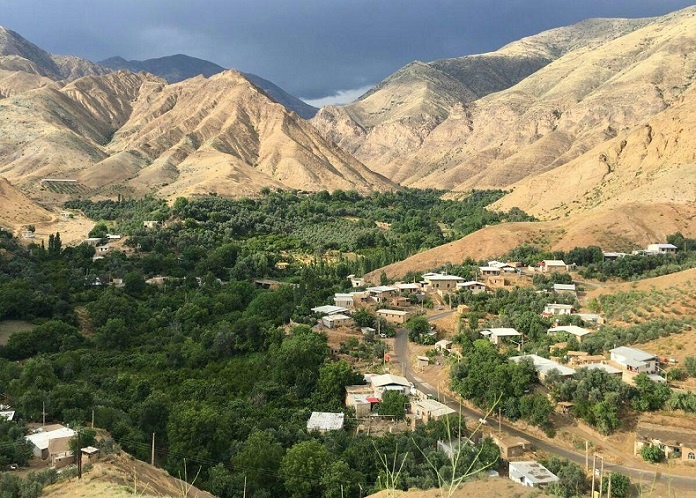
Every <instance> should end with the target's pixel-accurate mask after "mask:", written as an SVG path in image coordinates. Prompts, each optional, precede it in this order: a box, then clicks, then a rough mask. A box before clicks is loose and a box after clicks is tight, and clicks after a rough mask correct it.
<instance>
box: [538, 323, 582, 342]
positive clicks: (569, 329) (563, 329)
mask: <svg viewBox="0 0 696 498" xmlns="http://www.w3.org/2000/svg"><path fill="white" fill-rule="evenodd" d="M558 333H561V334H568V335H572V336H574V337H575V338H576V339H577V340H578V342H582V339H583V338H584V337H585V336H586V335H588V334H591V333H592V332H591V331H589V330H587V329H584V328H582V327H578V326H577V325H559V326H558V327H552V328H550V329H549V330H548V332H547V334H548V335H556V334H558Z"/></svg>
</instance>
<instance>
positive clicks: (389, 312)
mask: <svg viewBox="0 0 696 498" xmlns="http://www.w3.org/2000/svg"><path fill="white" fill-rule="evenodd" d="M377 313H381V314H383V315H397V316H404V315H407V314H408V311H401V310H389V309H386V308H383V309H381V310H377Z"/></svg>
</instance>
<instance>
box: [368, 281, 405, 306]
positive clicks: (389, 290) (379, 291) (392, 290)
mask: <svg viewBox="0 0 696 498" xmlns="http://www.w3.org/2000/svg"><path fill="white" fill-rule="evenodd" d="M367 292H368V293H369V294H370V297H371V298H372V300H373V301H374V302H376V303H379V302H381V301H382V299H386V298H388V297H391V296H393V295H395V294H396V293H397V292H398V289H397V288H396V287H391V286H389V285H378V286H377V287H368V288H367Z"/></svg>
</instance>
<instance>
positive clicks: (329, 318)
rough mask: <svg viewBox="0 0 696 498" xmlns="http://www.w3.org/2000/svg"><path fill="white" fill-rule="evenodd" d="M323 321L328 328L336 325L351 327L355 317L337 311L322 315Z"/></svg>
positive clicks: (333, 327)
mask: <svg viewBox="0 0 696 498" xmlns="http://www.w3.org/2000/svg"><path fill="white" fill-rule="evenodd" d="M321 323H322V324H323V325H324V327H326V328H327V329H335V328H336V327H350V326H351V325H353V319H352V318H351V317H349V316H348V315H344V314H343V313H336V314H334V315H326V316H323V317H321Z"/></svg>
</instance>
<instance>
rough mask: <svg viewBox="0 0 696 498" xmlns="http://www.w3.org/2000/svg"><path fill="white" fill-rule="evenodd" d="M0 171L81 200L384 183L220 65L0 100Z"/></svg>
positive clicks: (125, 75)
mask: <svg viewBox="0 0 696 498" xmlns="http://www.w3.org/2000/svg"><path fill="white" fill-rule="evenodd" d="M0 174H1V175H4V176H6V177H7V178H8V179H9V180H10V181H12V182H13V183H14V184H15V185H18V186H19V187H21V188H22V189H23V190H25V191H28V192H33V193H35V194H37V193H39V192H42V190H41V189H42V188H46V185H42V184H40V183H39V180H40V179H42V178H68V179H75V180H77V181H78V182H79V183H80V185H81V186H82V187H83V188H86V189H88V190H89V192H90V193H91V194H99V193H103V194H111V193H114V192H124V193H129V194H143V193H147V192H156V193H159V194H160V195H163V196H177V195H191V194H207V193H209V192H217V193H220V194H223V195H249V194H255V193H258V191H259V190H260V189H261V188H263V187H265V186H270V187H278V188H293V189H299V190H310V191H314V190H323V189H326V190H335V189H345V190H348V189H356V190H359V191H369V190H373V189H380V190H382V189H392V188H396V186H395V185H394V184H393V183H391V182H389V181H388V180H386V179H385V178H383V177H381V176H380V175H378V174H376V173H373V172H372V171H370V170H369V169H367V168H366V167H365V166H364V165H363V164H361V163H360V162H359V161H357V160H356V159H355V158H353V157H352V156H350V155H349V154H347V153H346V152H344V151H343V150H342V149H340V148H339V147H336V146H335V145H334V144H333V143H331V142H329V141H326V140H325V139H323V138H322V137H321V136H320V135H319V134H318V133H317V132H316V130H315V129H314V128H313V127H312V126H311V125H310V124H309V123H307V122H306V121H304V120H303V119H301V118H299V117H298V116H297V115H296V114H294V113H291V112H289V111H287V110H286V109H285V108H284V107H283V106H282V105H280V104H278V103H275V102H273V101H272V100H271V99H270V98H269V97H268V96H267V95H266V93H265V92H263V91H261V90H260V89H259V88H257V87H256V86H254V85H253V84H251V83H250V82H249V81H248V80H247V79H246V78H245V77H244V76H243V75H242V74H241V73H238V72H236V71H231V70H228V71H225V72H223V73H219V74H216V75H214V76H211V77H210V78H205V77H203V76H198V77H196V78H190V79H187V80H184V81H182V82H180V83H176V84H167V82H166V81H164V80H163V79H160V78H157V77H156V76H153V75H151V74H148V73H145V72H141V73H138V74H133V73H131V72H127V71H117V72H113V73H110V74H107V75H104V76H90V77H84V78H81V79H78V80H76V81H74V82H72V83H69V84H67V85H65V86H64V87H62V88H58V87H45V88H39V89H36V90H33V91H30V92H27V93H24V94H21V95H18V96H15V97H13V98H12V99H4V100H1V101H0ZM49 190H50V189H49ZM42 195H45V192H44V193H43V194H42Z"/></svg>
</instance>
